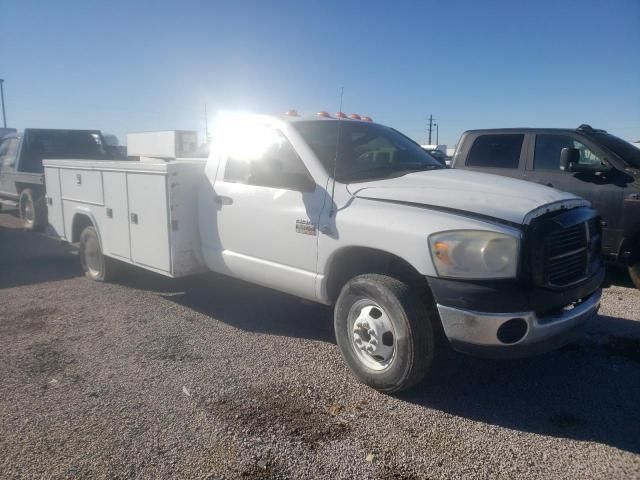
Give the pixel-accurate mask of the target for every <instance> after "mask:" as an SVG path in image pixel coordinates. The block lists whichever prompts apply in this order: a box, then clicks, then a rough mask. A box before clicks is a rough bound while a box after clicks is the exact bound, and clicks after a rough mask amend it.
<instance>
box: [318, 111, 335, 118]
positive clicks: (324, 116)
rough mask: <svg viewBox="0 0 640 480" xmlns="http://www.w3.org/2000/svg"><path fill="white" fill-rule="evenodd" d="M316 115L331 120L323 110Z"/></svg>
mask: <svg viewBox="0 0 640 480" xmlns="http://www.w3.org/2000/svg"><path fill="white" fill-rule="evenodd" d="M316 115H317V116H318V117H322V118H332V117H331V115H329V112H325V111H324V110H320V111H319V112H318V113H316Z"/></svg>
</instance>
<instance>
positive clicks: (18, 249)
mask: <svg viewBox="0 0 640 480" xmlns="http://www.w3.org/2000/svg"><path fill="white" fill-rule="evenodd" d="M0 216H1V217H3V218H2V225H0V289H2V288H11V287H19V286H22V285H33V284H36V283H42V282H50V281H55V280H64V279H67V278H73V277H77V276H81V275H82V270H81V268H80V262H79V261H78V257H77V256H75V255H71V254H70V253H69V250H68V249H67V248H65V247H63V246H62V245H61V243H60V242H58V241H57V240H53V239H51V238H47V237H44V236H42V235H38V234H35V233H32V232H26V231H24V230H23V229H21V228H20V226H19V221H17V219H15V218H14V217H12V216H10V215H7V214H2V215H0Z"/></svg>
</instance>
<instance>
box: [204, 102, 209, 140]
mask: <svg viewBox="0 0 640 480" xmlns="http://www.w3.org/2000/svg"><path fill="white" fill-rule="evenodd" d="M204 137H205V139H206V143H207V144H208V143H209V116H208V115H207V104H206V103H205V104H204Z"/></svg>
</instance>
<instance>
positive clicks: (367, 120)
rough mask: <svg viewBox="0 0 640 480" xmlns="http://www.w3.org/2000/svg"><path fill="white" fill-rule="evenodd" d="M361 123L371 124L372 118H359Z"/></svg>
mask: <svg viewBox="0 0 640 480" xmlns="http://www.w3.org/2000/svg"><path fill="white" fill-rule="evenodd" d="M360 119H361V120H362V121H363V122H373V118H371V117H361V118H360Z"/></svg>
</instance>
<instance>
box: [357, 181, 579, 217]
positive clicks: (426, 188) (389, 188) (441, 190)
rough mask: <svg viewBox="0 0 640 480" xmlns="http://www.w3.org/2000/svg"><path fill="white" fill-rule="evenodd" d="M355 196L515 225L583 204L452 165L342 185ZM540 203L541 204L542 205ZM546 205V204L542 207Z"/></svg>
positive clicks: (547, 190) (566, 195)
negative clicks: (554, 210) (553, 210)
mask: <svg viewBox="0 0 640 480" xmlns="http://www.w3.org/2000/svg"><path fill="white" fill-rule="evenodd" d="M347 189H348V191H349V193H351V194H352V195H353V196H355V197H357V198H365V199H371V200H383V201H390V202H401V203H407V204H411V205H417V206H424V207H431V208H436V209H439V210H447V211H452V212H453V213H465V214H473V215H475V216H480V217H490V218H493V219H497V220H502V221H506V222H510V223H513V224H518V225H521V224H523V223H528V221H529V220H530V218H532V217H535V216H536V212H542V213H544V212H545V211H547V210H548V209H549V208H553V209H556V208H570V207H574V206H577V205H588V204H589V203H588V202H587V201H586V200H583V199H581V198H580V197H577V196H575V195H573V194H571V193H567V192H561V191H560V190H556V189H554V188H550V187H546V186H544V185H539V184H536V183H531V182H526V181H523V180H516V179H513V178H508V177H502V176H499V175H491V174H487V173H479V172H471V171H464V170H455V169H442V170H432V171H427V172H418V173H411V174H408V175H404V176H402V177H397V178H389V179H383V180H375V181H371V182H358V183H351V184H349V185H347ZM543 207H544V208H543ZM547 207H549V208H547Z"/></svg>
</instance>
